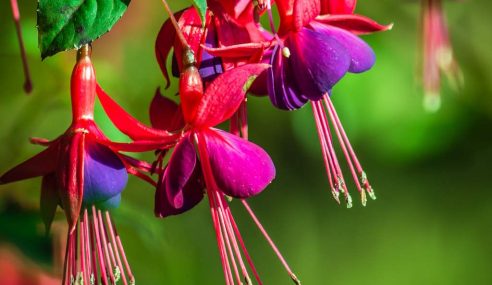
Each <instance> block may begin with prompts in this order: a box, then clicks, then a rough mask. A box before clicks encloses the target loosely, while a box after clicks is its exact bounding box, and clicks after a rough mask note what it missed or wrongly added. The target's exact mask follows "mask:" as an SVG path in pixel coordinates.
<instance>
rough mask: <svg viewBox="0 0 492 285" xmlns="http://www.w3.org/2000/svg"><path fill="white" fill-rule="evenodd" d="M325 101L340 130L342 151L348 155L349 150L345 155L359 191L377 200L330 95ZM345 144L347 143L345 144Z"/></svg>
mask: <svg viewBox="0 0 492 285" xmlns="http://www.w3.org/2000/svg"><path fill="white" fill-rule="evenodd" d="M324 101H325V104H326V107H327V108H328V110H329V114H330V117H331V118H332V121H333V122H334V125H335V129H337V130H339V134H338V137H339V141H340V145H343V147H342V149H343V148H345V150H344V153H346V152H347V150H348V154H349V155H347V154H345V156H346V158H347V162H348V163H349V166H350V168H351V172H352V175H353V178H354V181H355V183H356V185H357V187H358V189H359V191H360V192H361V193H362V192H364V191H365V192H367V194H369V197H371V199H373V200H375V199H376V195H375V194H374V190H373V189H372V187H371V185H370V183H369V180H368V179H367V174H366V173H365V172H364V170H363V169H362V166H361V164H360V162H359V160H358V159H357V155H356V154H355V151H354V149H353V148H352V145H351V144H350V141H349V139H348V136H347V134H346V133H345V130H344V128H343V126H342V123H341V122H340V119H339V117H338V114H337V111H336V110H335V107H334V106H333V103H332V102H331V99H330V97H329V96H328V95H325V97H324ZM340 138H341V139H340ZM343 142H345V143H343ZM352 162H353V164H354V165H355V169H356V170H357V172H358V174H359V177H360V184H359V181H358V180H357V177H356V175H355V172H354V170H353V168H354V166H352ZM359 187H360V188H359ZM361 190H362V191H361ZM361 195H362V194H361Z"/></svg>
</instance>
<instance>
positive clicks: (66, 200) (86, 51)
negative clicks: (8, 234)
mask: <svg viewBox="0 0 492 285" xmlns="http://www.w3.org/2000/svg"><path fill="white" fill-rule="evenodd" d="M77 58H78V59H77V64H76V65H75V67H74V70H73V73H72V79H71V98H72V114H73V118H72V124H71V125H70V127H69V128H68V130H67V131H66V132H65V133H64V134H63V135H61V136H59V137H58V138H56V139H55V140H53V141H48V140H45V139H39V138H34V139H32V142H33V143H36V144H40V145H44V146H47V149H45V150H44V151H42V152H41V153H39V154H37V155H35V156H34V157H32V158H30V159H28V160H27V161H25V162H23V163H21V164H20V165H18V166H16V167H14V168H13V169H11V170H10V171H8V172H7V173H5V174H4V175H2V176H1V177H0V183H1V184H6V183H11V182H15V181H19V180H24V179H28V178H32V177H37V176H42V177H43V181H42V187H41V214H42V217H43V221H44V222H45V224H46V227H47V229H49V227H50V225H51V222H52V220H53V218H54V215H55V211H56V208H57V206H58V205H60V206H61V207H62V208H63V210H64V211H65V214H66V217H67V221H68V224H69V228H70V230H69V233H68V237H67V251H66V256H65V267H64V279H63V280H64V281H63V284H73V282H79V283H77V284H82V282H83V283H86V284H88V283H89V282H91V284H93V283H94V282H96V283H98V281H97V280H99V279H100V280H101V281H100V282H102V284H115V283H116V282H117V281H118V280H119V279H121V280H122V281H123V284H133V283H134V277H133V274H132V272H131V269H130V266H129V265H128V262H127V259H126V256H125V252H124V250H123V246H122V243H121V240H120V237H119V235H118V233H117V231H116V228H115V226H114V224H113V222H112V221H111V218H110V215H109V212H108V209H110V208H113V207H116V206H118V204H119V203H120V199H121V192H122V191H123V189H124V188H125V186H126V183H127V179H128V174H127V173H131V174H135V175H137V176H139V177H142V178H143V177H144V176H143V175H142V174H141V173H140V172H139V171H143V170H147V169H145V167H146V165H145V164H144V163H143V162H139V161H136V160H134V159H132V158H130V157H127V156H125V155H122V154H119V153H118V151H133V150H135V149H137V151H138V149H139V148H140V146H139V145H138V144H136V145H134V144H126V143H113V142H111V141H110V140H109V139H108V138H106V136H104V134H103V133H102V132H101V131H100V130H99V128H98V127H97V125H96V124H95V122H94V100H95V94H96V78H95V73H94V68H93V66H92V63H91V60H90V48H89V47H88V46H86V47H84V48H82V49H81V50H79V53H78V56H77ZM163 133H164V132H161V133H159V134H160V138H162V137H164V135H163ZM166 139H167V141H168V142H169V144H173V143H174V142H175V138H173V137H172V136H171V135H170V136H168V137H167V138H166ZM160 145H161V146H163V145H164V143H163V142H162V143H161V144H160ZM147 168H150V166H148V167H147ZM123 266H124V267H123ZM125 271H126V273H125ZM127 278H128V280H127ZM108 279H109V280H108ZM108 282H109V283H108Z"/></svg>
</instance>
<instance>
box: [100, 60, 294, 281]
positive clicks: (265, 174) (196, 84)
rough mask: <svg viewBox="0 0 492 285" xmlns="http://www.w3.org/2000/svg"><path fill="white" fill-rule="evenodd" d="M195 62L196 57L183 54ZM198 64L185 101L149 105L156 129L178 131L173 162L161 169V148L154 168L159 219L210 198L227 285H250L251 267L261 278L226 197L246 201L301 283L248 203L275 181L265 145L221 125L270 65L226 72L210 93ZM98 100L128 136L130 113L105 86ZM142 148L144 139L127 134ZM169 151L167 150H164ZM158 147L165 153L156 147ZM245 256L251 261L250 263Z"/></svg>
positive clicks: (184, 77)
mask: <svg viewBox="0 0 492 285" xmlns="http://www.w3.org/2000/svg"><path fill="white" fill-rule="evenodd" d="M184 58H185V60H187V58H188V59H189V58H191V59H192V58H193V55H189V56H186V57H184ZM193 64H194V60H191V62H188V63H184V64H183V67H184V71H183V72H182V73H181V76H180V93H179V94H180V99H181V104H180V105H177V104H176V103H174V102H173V101H171V100H169V99H167V98H165V97H163V96H161V95H160V92H156V95H155V97H154V99H153V100H152V103H151V106H150V119H151V123H152V125H153V127H155V128H158V129H161V130H163V131H164V130H165V131H167V132H169V133H179V134H180V136H181V137H180V139H179V141H178V143H177V144H176V146H175V148H174V151H173V153H172V155H171V158H170V160H169V163H168V164H167V165H166V166H165V167H162V165H163V157H164V155H165V153H166V151H165V150H164V151H159V152H158V158H157V162H156V166H155V170H156V171H157V172H158V174H159V178H158V183H157V190H156V194H155V214H156V216H158V217H167V216H170V215H178V214H181V213H184V212H186V211H188V210H190V209H191V208H193V207H194V206H195V205H196V204H198V203H199V202H200V201H201V200H202V199H203V196H204V195H205V194H207V195H208V198H209V204H210V210H211V214H212V220H213V224H214V229H215V231H216V236H217V243H218V247H219V251H220V256H221V262H222V266H223V269H224V276H225V279H226V284H235V281H234V280H237V282H238V283H239V284H242V281H241V280H244V281H245V282H246V283H247V284H251V279H250V277H249V273H248V270H247V268H246V265H245V264H246V263H247V264H248V265H249V266H250V268H251V272H252V273H253V275H254V278H255V279H256V280H257V281H258V282H259V284H262V283H261V279H260V277H259V275H258V273H257V271H256V269H255V267H254V264H253V261H252V259H251V257H250V256H249V254H248V252H247V250H246V246H245V244H244V241H243V239H242V236H241V234H240V232H239V229H238V227H237V225H236V222H235V221H234V218H233V216H232V213H231V211H230V209H229V206H228V203H227V200H226V197H233V198H238V199H241V202H242V203H243V205H244V206H245V207H246V209H247V211H248V213H249V214H250V215H251V216H252V218H253V219H254V221H255V223H257V225H258V227H259V228H260V230H261V232H262V233H263V234H264V235H265V237H266V238H267V240H268V242H269V243H270V245H271V246H272V248H273V249H274V251H275V252H276V254H277V255H278V256H279V258H280V260H281V262H282V263H283V264H284V266H285V267H286V269H287V271H288V272H289V274H290V275H291V276H292V279H293V280H296V282H298V279H297V277H295V275H294V274H293V273H292V271H291V270H290V268H289V266H288V265H287V263H286V262H285V260H284V258H283V257H282V256H281V254H280V252H279V251H278V249H277V248H276V246H275V244H274V243H273V242H272V240H271V239H270V237H269V236H268V234H267V233H266V231H265V230H264V228H263V227H262V226H261V224H260V222H259V221H258V219H257V218H256V216H255V215H254V213H253V211H252V210H251V209H250V208H249V206H248V204H247V203H246V201H245V200H243V199H246V198H249V197H252V196H254V195H257V194H259V193H261V192H262V191H263V190H264V189H265V188H266V187H267V185H268V184H270V183H271V181H272V180H273V179H274V177H275V167H274V165H273V162H272V160H271V158H270V157H269V156H268V154H267V153H266V152H265V151H264V150H263V149H262V148H260V147H259V146H257V145H255V144H253V143H251V142H249V141H247V140H245V139H242V138H240V137H238V136H235V135H233V134H230V133H227V132H224V131H221V130H219V129H216V128H214V126H216V125H218V124H220V123H222V122H224V121H226V120H228V119H229V118H230V117H231V116H232V115H233V114H234V112H236V110H237V109H238V107H239V105H240V104H241V102H243V100H244V96H245V93H246V90H247V89H248V85H250V84H251V82H252V81H253V80H254V79H255V78H256V77H257V76H258V75H259V74H260V73H262V72H263V71H264V70H266V68H268V65H265V64H248V65H243V66H241V67H237V68H235V69H232V70H230V71H227V72H225V73H223V74H221V75H219V76H218V77H217V78H216V79H215V80H213V81H212V82H211V83H210V84H209V85H208V86H207V88H206V89H205V91H202V90H203V85H202V81H201V78H200V76H199V72H198V70H197V68H195V67H194V65H193ZM98 96H99V99H100V101H101V103H102V106H103V108H104V109H105V111H106V113H107V114H108V116H109V117H110V118H111V119H112V120H113V122H114V123H115V125H116V127H118V128H120V130H122V131H123V132H125V131H124V130H123V128H124V126H125V124H124V122H123V121H121V120H118V114H119V113H120V112H123V109H121V107H119V106H118V105H117V103H116V102H114V101H113V100H112V99H111V98H110V97H109V96H107V95H106V94H105V92H104V91H103V90H102V89H100V88H99V89H98ZM127 135H129V136H130V137H132V138H133V139H134V140H135V142H136V143H138V142H139V140H138V135H135V134H131V133H127ZM164 148H165V147H164ZM157 149H160V148H159V147H157ZM243 256H244V258H245V259H246V262H245V261H244V259H243Z"/></svg>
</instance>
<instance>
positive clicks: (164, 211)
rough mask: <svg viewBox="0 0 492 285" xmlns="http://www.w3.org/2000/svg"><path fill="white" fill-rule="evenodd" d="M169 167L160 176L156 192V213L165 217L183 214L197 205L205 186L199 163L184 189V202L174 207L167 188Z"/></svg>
mask: <svg viewBox="0 0 492 285" xmlns="http://www.w3.org/2000/svg"><path fill="white" fill-rule="evenodd" d="M168 169H169V168H167V169H166V170H165V171H164V174H163V175H162V176H161V177H159V183H158V185H157V190H156V192H155V208H154V213H155V215H156V216H157V217H160V218H164V217H167V216H172V215H179V214H182V213H184V212H186V211H188V210H190V209H192V208H193V207H195V206H196V205H197V204H198V203H199V202H200V201H201V200H202V199H203V193H204V189H205V187H204V186H203V179H202V178H201V177H202V176H201V173H202V171H201V168H200V164H199V163H197V164H196V167H195V169H194V171H193V173H192V175H191V177H190V179H188V181H187V184H186V185H185V186H184V188H183V189H182V196H183V203H182V206H181V207H178V208H177V207H174V206H173V205H171V202H170V200H169V198H168V197H169V195H168V191H167V189H166V186H165V185H166V184H167V181H166V180H167V178H168V176H169V175H168Z"/></svg>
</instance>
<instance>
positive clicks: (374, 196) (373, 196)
mask: <svg viewBox="0 0 492 285" xmlns="http://www.w3.org/2000/svg"><path fill="white" fill-rule="evenodd" d="M367 193H368V194H369V197H371V199H373V200H376V194H374V189H372V187H369V189H367Z"/></svg>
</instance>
